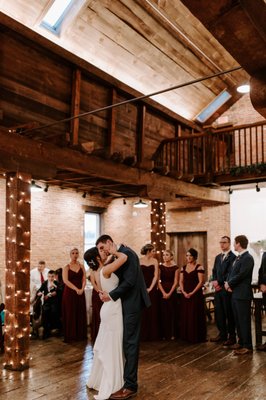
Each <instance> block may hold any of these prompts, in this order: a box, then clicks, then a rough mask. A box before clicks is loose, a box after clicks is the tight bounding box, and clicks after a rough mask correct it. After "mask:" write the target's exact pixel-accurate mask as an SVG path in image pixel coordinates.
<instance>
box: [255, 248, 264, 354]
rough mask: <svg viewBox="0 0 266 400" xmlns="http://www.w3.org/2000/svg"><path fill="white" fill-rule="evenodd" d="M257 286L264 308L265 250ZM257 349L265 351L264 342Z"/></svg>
mask: <svg viewBox="0 0 266 400" xmlns="http://www.w3.org/2000/svg"><path fill="white" fill-rule="evenodd" d="M258 283H259V287H260V291H261V292H262V298H263V305H264V307H265V308H266V251H265V252H264V253H263V255H262V259H261V266H260V269H259V282H258ZM257 350H260V351H266V342H265V343H264V344H261V345H259V346H258V347H257Z"/></svg>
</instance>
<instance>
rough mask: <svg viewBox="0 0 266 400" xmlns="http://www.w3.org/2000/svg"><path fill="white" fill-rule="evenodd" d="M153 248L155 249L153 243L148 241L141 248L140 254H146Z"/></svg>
mask: <svg viewBox="0 0 266 400" xmlns="http://www.w3.org/2000/svg"><path fill="white" fill-rule="evenodd" d="M153 249H154V246H153V245H152V244H150V243H147V244H145V246H143V247H142V249H141V250H140V254H142V255H146V254H147V253H148V252H149V251H152V250H153Z"/></svg>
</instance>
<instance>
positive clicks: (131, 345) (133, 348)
mask: <svg viewBox="0 0 266 400" xmlns="http://www.w3.org/2000/svg"><path fill="white" fill-rule="evenodd" d="M112 243H113V240H112V238H111V237H110V236H109V235H102V236H100V237H99V238H98V239H97V242H96V246H97V248H98V250H99V251H104V252H105V253H106V255H109V254H110V247H111V245H112ZM118 251H120V252H121V253H124V254H126V255H127V261H126V262H125V263H124V264H123V265H122V267H120V268H119V269H118V270H117V271H116V272H115V273H116V275H117V276H118V278H119V285H118V287H117V288H115V289H114V290H112V291H111V292H110V293H106V292H102V293H101V294H100V298H101V300H102V301H116V300H117V299H119V298H120V299H121V301H122V309H123V324H124V333H123V348H124V355H125V367H124V381H125V383H124V386H123V387H122V388H121V389H120V390H118V391H117V392H115V393H113V394H112V395H111V396H110V399H112V400H119V399H129V398H130V397H133V396H134V395H135V394H136V393H137V390H138V383H137V372H138V358H139V339H140V325H141V311H142V308H143V307H149V306H150V299H149V295H148V292H147V288H146V285H145V281H144V278H143V274H142V271H141V269H140V265H139V259H138V256H137V254H136V253H135V252H134V251H133V250H132V249H130V248H129V247H126V246H124V245H121V246H120V247H118Z"/></svg>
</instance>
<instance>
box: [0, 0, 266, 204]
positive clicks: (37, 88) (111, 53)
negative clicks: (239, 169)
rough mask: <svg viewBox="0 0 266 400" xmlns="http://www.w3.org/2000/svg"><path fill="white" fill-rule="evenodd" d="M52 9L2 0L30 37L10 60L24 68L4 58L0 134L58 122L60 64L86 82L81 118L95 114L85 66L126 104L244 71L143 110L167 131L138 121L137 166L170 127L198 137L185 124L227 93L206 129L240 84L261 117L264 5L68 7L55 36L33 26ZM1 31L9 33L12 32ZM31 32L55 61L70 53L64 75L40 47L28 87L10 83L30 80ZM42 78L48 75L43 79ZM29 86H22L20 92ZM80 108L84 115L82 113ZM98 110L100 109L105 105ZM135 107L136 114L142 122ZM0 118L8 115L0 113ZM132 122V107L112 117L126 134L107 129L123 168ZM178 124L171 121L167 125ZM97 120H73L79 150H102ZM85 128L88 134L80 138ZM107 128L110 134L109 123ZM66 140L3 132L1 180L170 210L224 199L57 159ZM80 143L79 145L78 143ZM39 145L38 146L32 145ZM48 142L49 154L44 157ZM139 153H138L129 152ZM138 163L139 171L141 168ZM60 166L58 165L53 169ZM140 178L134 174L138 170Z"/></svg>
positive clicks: (204, 2) (171, 2)
mask: <svg viewBox="0 0 266 400" xmlns="http://www.w3.org/2000/svg"><path fill="white" fill-rule="evenodd" d="M52 3H53V0H20V1H17V0H9V1H8V2H7V1H6V2H2V3H1V11H2V12H3V13H4V14H6V15H7V16H9V17H11V18H13V19H14V20H16V21H18V22H19V23H21V24H23V25H25V26H26V27H27V28H29V29H31V33H30V34H29V33H27V34H26V36H27V40H32V42H35V45H34V46H35V48H34V46H33V52H32V53H30V51H29V49H28V50H26V47H25V48H23V49H24V50H22V47H23V46H21V47H20V48H18V52H19V53H20V56H21V57H22V58H19V57H17V60H18V59H19V60H20V62H21V60H22V59H23V54H25V56H26V58H25V61H26V60H27V63H26V65H24V66H23V68H21V67H22V66H21V64H20V67H19V65H17V63H16V61H17V60H16V57H14V58H11V59H10V64H9V65H10V70H9V72H8V73H6V75H8V76H5V77H4V78H3V82H4V86H5V89H6V91H5V93H6V94H8V96H9V97H7V98H5V100H4V101H5V107H4V108H5V109H4V113H3V114H4V124H3V126H4V127H5V128H6V127H7V126H11V127H14V126H15V125H16V123H15V121H18V123H19V124H20V126H21V124H23V123H26V125H27V128H26V129H28V128H29V125H28V123H29V122H30V123H31V121H36V122H37V123H39V124H41V125H42V124H45V123H49V122H50V121H51V122H53V121H54V120H60V119H63V118H65V117H68V116H69V112H70V107H69V105H70V102H69V99H70V98H71V90H70V88H71V71H72V64H71V65H70V63H73V62H74V64H76V65H79V67H81V68H83V70H86V73H87V75H86V74H83V81H82V85H83V86H82V88H81V100H82V101H83V103H82V101H81V111H82V112H86V111H88V110H89V109H90V108H88V104H89V105H91V106H92V109H97V106H98V103H99V100H100V97H99V96H94V97H93V96H92V95H91V94H90V93H93V91H92V89H91V86H89V85H90V79H89V78H90V77H93V76H94V70H96V69H95V68H94V67H87V65H88V64H87V62H89V63H90V64H91V65H94V66H95V67H96V68H100V69H101V70H102V71H104V73H105V72H106V73H107V74H109V75H108V76H109V78H108V79H109V83H110V87H112V86H114V85H115V86H116V87H118V86H119V87H120V89H121V88H122V87H123V85H122V84H121V85H117V81H118V80H119V81H120V82H122V83H123V84H125V85H124V87H126V85H127V87H128V86H129V87H131V88H132V92H131V95H132V96H137V95H138V94H139V93H143V94H149V93H152V92H155V91H158V90H162V89H166V88H169V87H172V86H175V85H181V84H183V83H187V82H190V81H194V80H197V79H198V78H201V77H204V76H209V75H212V74H216V73H219V72H222V71H225V70H228V69H232V68H234V67H236V66H238V65H241V66H242V67H244V69H241V70H238V71H235V72H233V73H230V74H225V75H221V76H219V77H216V78H212V79H207V80H204V81H202V82H200V83H196V84H191V85H187V86H184V87H182V88H179V89H177V90H174V91H169V92H167V93H164V94H161V95H159V96H155V97H154V98H153V100H155V101H157V102H158V103H161V104H162V106H161V108H160V107H158V110H159V109H160V110H161V111H162V110H163V111H162V112H163V113H164V116H163V117H162V119H164V118H165V117H166V112H165V110H166V109H169V110H171V111H169V112H168V111H167V112H168V117H169V121H170V120H172V121H174V122H173V124H172V123H170V122H169V121H168V120H167V122H165V123H164V122H162V121H161V120H160V121H159V120H158V121H157V120H156V118H155V117H154V115H152V118H153V122H152V123H150V121H151V116H150V115H151V114H150V113H149V112H150V111H149V110H148V109H147V110H148V111H149V112H148V111H147V116H146V131H147V130H148V128H149V129H150V131H148V133H147V132H146V136H145V135H143V137H145V140H146V147H145V152H146V153H147V154H144V156H145V157H146V158H150V157H151V154H152V152H153V151H154V150H155V148H156V146H158V143H157V142H159V141H161V140H163V139H164V138H167V137H168V136H169V135H175V134H176V132H177V126H176V125H175V123H176V119H177V120H179V121H181V122H180V123H181V125H182V124H185V125H186V127H189V129H191V132H192V131H193V130H194V129H196V130H197V129H200V127H199V125H196V124H194V123H193V121H194V119H195V117H196V116H197V115H198V114H199V113H200V112H201V111H202V110H203V109H204V108H205V107H206V106H207V105H208V104H209V103H210V102H211V101H212V100H213V99H215V97H216V96H217V95H218V94H219V93H221V92H222V91H223V90H227V91H229V92H230V94H231V95H232V98H231V100H230V101H229V102H228V103H227V104H226V105H225V106H223V107H222V108H221V109H220V110H218V112H216V113H215V114H214V115H213V116H212V117H211V118H210V119H209V120H208V121H206V123H207V124H209V123H211V122H213V120H215V119H216V118H217V117H219V115H220V114H221V113H223V112H224V110H225V109H226V108H227V107H229V106H230V105H231V104H233V103H234V102H235V101H237V100H238V99H239V97H240V95H239V94H237V92H236V87H237V86H238V85H239V84H240V83H243V82H244V81H247V80H249V78H250V76H251V78H252V79H253V80H255V82H256V84H257V90H256V91H253V93H254V94H255V98H256V99H255V100H256V101H254V104H255V103H256V104H258V105H259V109H260V110H262V111H263V110H264V109H265V104H266V101H265V90H261V81H262V82H263V81H264V80H265V74H264V71H265V66H266V63H265V57H266V48H265V52H263V46H265V36H266V35H265V31H264V30H265V27H264V25H263V23H262V21H263V15H264V11H263V10H265V1H263V0H252V2H251V0H243V1H230V0H219V1H215V2H213V1H212V0H200V1H193V0H191V1H190V0H186V1H183V0H182V1H179V0H157V1H156V0H76V1H75V2H74V5H75V6H74V8H73V9H72V12H71V14H70V15H69V16H68V17H67V18H66V19H65V21H64V23H63V25H62V30H61V32H60V35H59V36H57V35H54V34H53V33H51V32H49V31H47V30H46V29H45V28H43V27H41V26H40V23H41V21H42V19H43V17H44V15H45V13H46V11H47V10H48V9H49V7H50V6H51V4H52ZM251 3H252V4H251ZM263 6H264V8H263ZM256 7H257V8H256ZM256 10H257V11H256ZM258 10H259V11H260V12H259V14H258ZM255 11H256V12H255ZM195 15H196V16H195ZM227 16H228V18H227ZM256 16H257V17H256ZM255 17H256V18H255ZM197 18H198V19H197ZM200 21H201V22H200ZM5 25H6V26H9V22H7V21H5ZM11 25H12V24H11ZM10 28H11V29H13V30H14V31H16V27H15V25H14V26H13V27H12V26H10ZM20 31H21V30H20V29H18V30H17V32H18V33H19V32H20ZM36 32H37V33H38V34H41V35H42V36H44V37H45V38H46V39H48V40H49V41H50V42H49V46H50V48H51V51H52V52H54V53H56V54H59V55H60V56H62V52H64V50H62V49H61V50H62V51H61V53H60V50H58V49H59V48H58V47H57V46H55V44H56V45H59V46H61V47H62V48H63V49H65V50H67V52H68V53H72V55H73V59H71V58H70V57H67V59H68V61H66V63H65V65H64V68H65V73H62V70H61V69H60V68H61V65H60V68H59V61H58V60H59V58H58V59H57V58H56V57H53V58H52V59H50V58H49V63H48V58H47V57H46V53H47V52H46V50H47V51H49V46H47V45H45V46H44V47H45V49H46V50H42V53H43V55H44V57H45V62H42V60H43V59H40V63H39V65H38V67H37V68H36V69H38V71H37V72H36V71H34V73H32V76H30V77H29V79H28V82H26V81H25V79H24V81H22V80H21V81H20V78H21V77H23V76H24V78H27V74H28V75H29V74H30V73H29V72H28V71H30V70H33V68H34V65H36V60H34V57H35V58H36V57H37V55H38V51H37V50H36V49H37V48H38V46H39V45H40V48H41V46H42V43H41V41H40V40H39V39H38V40H37V35H36ZM13 36H14V35H11V37H10V39H9V41H10V43H13V45H14V43H15V42H14V37H13ZM42 40H44V39H42ZM22 41H23V40H22ZM51 42H53V44H52V43H51ZM10 43H9V44H10ZM25 43H26V42H25ZM25 43H23V45H24V44H25ZM9 44H8V43H7V44H6V47H7V48H10V46H9ZM25 46H26V45H25ZM14 48H15V47H14ZM14 48H13V50H10V49H9V53H10V54H15V53H14ZM29 48H30V46H29ZM226 49H227V50H226ZM246 49H247V51H246ZM12 51H13V53H12ZM23 51H24V52H25V53H23ZM29 54H31V57H29ZM47 54H48V53H47ZM245 54H246V55H247V57H245ZM49 57H50V55H49ZM63 57H65V54H63ZM65 58H66V57H65ZM77 59H83V60H85V61H86V67H85V64H82V63H80V62H77ZM60 60H61V59H60ZM73 60H74V61H73ZM14 61H15V62H14ZM60 62H61V61H60ZM34 63H35V64H34ZM47 63H48V64H47ZM48 66H49V68H48ZM17 68H20V70H21V71H20V74H16V71H17ZM93 68H94V70H93ZM51 69H52V71H53V74H51V71H50V70H51ZM83 72H84V71H83ZM38 73H39V75H41V78H42V79H43V81H42V80H40V77H39V80H38V79H36V74H38ZM49 74H50V75H49ZM97 74H98V73H97ZM97 74H95V75H97ZM97 76H99V75H97ZM106 76H107V75H106ZM106 76H105V77H104V79H106ZM112 77H114V79H113V78H112ZM37 78H38V77H37ZM25 82H26V83H25ZM29 82H30V84H31V85H28V84H29ZM59 87H60V88H64V91H63V92H60V91H59ZM99 90H101V92H102V96H105V97H106V96H107V94H106V93H107V92H103V90H102V89H101V88H100V86H99ZM126 91H127V90H126ZM53 93H55V94H53ZM127 93H129V91H127ZM118 94H119V93H118ZM261 94H262V95H261ZM58 96H59V97H58ZM117 96H118V97H117V99H116V100H117V101H119V100H120V97H119V96H120V94H119V95H117ZM256 96H257V97H256ZM263 96H264V98H263ZM14 97H16V102H14ZM253 97H254V96H253ZM24 99H26V101H27V103H26V102H25V105H24V107H25V109H24V110H23V109H22V108H21V103H22V102H23V101H24ZM84 99H85V100H84ZM106 99H107V100H108V99H109V97H108V96H107V97H106ZM107 100H106V101H107ZM121 100H124V98H121ZM108 101H109V100H108ZM151 103H152V100H151V101H150V102H147V104H151ZM153 103H155V102H153ZM83 104H84V107H85V108H83V109H82V107H83ZM101 104H102V103H101ZM104 104H105V105H106V103H104ZM8 105H10V107H8ZM11 105H12V106H11ZM145 107H146V106H143V109H142V112H144V111H143V110H144V109H145ZM8 109H10V110H11V111H10V112H8ZM49 110H50V111H49ZM48 111H49V112H48ZM138 113H139V110H137V108H136V109H134V107H128V108H125V109H123V110H118V111H117V113H116V120H117V121H119V122H121V121H122V122H123V123H124V122H126V123H127V125H128V128H127V129H128V132H127V133H126V135H125V126H126V125H125V124H121V127H120V126H118V125H119V123H117V125H116V126H114V127H113V128H112V127H111V128H110V129H111V130H112V129H113V131H114V130H115V135H114V136H115V137H114V139H113V147H116V146H117V147H118V148H119V147H120V148H122V147H123V150H125V151H127V152H128V154H126V155H128V156H130V157H131V158H132V155H133V156H134V149H135V147H136V146H135V144H134V143H133V142H134V140H135V139H137V140H138V141H139V137H138V133H139V130H140V129H142V128H141V127H140V128H139V127H137V126H136V127H135V126H134V124H135V122H134V123H133V124H131V119H130V118H131V117H130V118H129V117H128V121H127V120H126V118H127V116H130V114H131V115H132V114H138ZM122 114H123V116H122V117H121V115H122ZM178 116H180V119H178V118H177V117H178ZM104 118H105V117H104ZM104 118H102V117H101V118H100V117H99V118H98V116H97V117H93V116H92V117H91V118H89V117H88V118H87V119H86V118H85V119H82V118H81V119H80V126H79V135H80V140H81V141H82V140H83V141H85V140H86V141H87V142H88V143H89V142H90V141H91V140H93V141H94V143H96V141H97V140H96V139H97V138H98V139H99V140H98V141H100V142H101V144H100V145H101V146H102V147H103V141H104V140H103V139H104V138H105V136H106V132H107V131H108V132H109V130H110V129H109V127H108V124H109V122H108V121H107V118H105V119H106V121H105V120H104ZM123 119H125V121H124V120H123ZM110 120H111V121H114V118H113V117H112V116H111V117H110ZM136 120H138V122H141V116H140V118H135V119H134V121H136ZM95 121H96V122H95ZM250 122H252V121H250ZM88 124H90V127H89V129H88ZM112 124H113V125H114V123H113V122H112ZM143 125H144V124H143ZM181 125H180V126H181ZM94 126H96V127H97V130H93V129H92V127H94ZM180 126H179V127H180ZM119 129H120V131H121V132H119ZM178 129H179V128H178ZM182 129H183V128H182ZM186 129H187V128H186ZM55 130H57V133H55ZM133 130H134V132H135V134H136V138H135V139H134V137H133V134H132V132H133ZM142 130H143V129H142ZM67 132H69V125H68V124H64V126H62V125H61V126H56V127H55V128H52V131H51V130H50V131H49V132H46V136H45V138H44V136H42V135H43V133H42V132H41V133H40V137H39V136H38V131H37V134H36V133H34V135H35V136H34V135H33V137H32V139H34V140H30V139H29V138H26V137H25V138H22V137H16V135H14V137H11V136H10V135H6V130H3V132H0V133H1V135H0V136H1V137H0V140H1V141H0V170H2V171H8V170H10V168H11V169H12V168H13V170H18V169H19V168H21V167H22V165H23V168H24V170H26V171H29V172H31V173H32V171H33V172H34V173H32V176H33V177H34V178H38V179H42V180H43V181H44V182H46V183H47V184H51V185H58V186H61V187H62V188H67V187H69V188H75V189H76V190H79V191H87V192H90V193H99V194H102V195H106V194H107V195H110V196H111V197H120V196H122V197H127V196H136V195H141V196H144V197H145V196H147V197H150V198H160V197H162V195H163V199H164V200H165V201H172V200H176V198H178V197H179V196H182V197H189V198H191V199H200V202H201V203H202V204H203V202H206V204H209V205H210V204H213V205H215V204H219V203H223V202H227V201H228V199H227V196H225V193H221V192H219V191H218V190H217V191H216V190H212V189H209V188H201V187H196V185H192V184H189V183H186V182H181V181H174V180H173V179H170V178H168V177H164V176H158V175H156V174H154V175H152V174H151V173H150V171H148V172H147V171H144V170H141V169H137V168H132V167H131V165H130V166H129V167H127V166H126V165H121V164H119V165H117V166H115V165H114V163H112V162H111V161H110V160H105V161H104V163H103V162H102V161H101V160H99V159H96V158H93V156H87V155H85V154H84V153H83V154H78V152H77V151H76V150H77V149H76V148H74V149H71V148H68V149H58V148H57V147H56V145H59V146H60V147H61V146H62V147H64V148H65V147H67V146H69V141H68V140H65V139H64V138H65V136H66V133H67ZM44 133H45V132H44ZM47 133H48V135H47ZM58 133H59V135H61V136H59V138H60V141H58V143H57V141H56V139H55V140H53V139H52V138H53V137H55V134H57V135H58ZM85 134H86V135H87V136H86V138H85V139H84V137H85ZM62 135H63V136H62ZM90 135H91V136H92V138H91V137H90ZM123 135H125V138H123ZM160 135H161V136H160ZM163 135H165V137H164V136H163ZM167 135H168V136H167ZM56 137H57V136H56ZM119 137H120V139H119ZM95 138H96V139H95ZM128 138H129V139H128ZM43 139H44V140H45V144H44V143H43ZM63 139H64V140H63ZM39 140H40V141H41V142H42V144H40V143H38V141H39ZM119 140H120V141H119ZM129 140H130V142H129ZM143 140H144V139H143ZM24 141H25V142H24ZM50 142H51V147H49V146H50ZM72 144H73V143H72ZM147 144H148V145H147ZM143 145H144V143H142V144H141V146H143ZM9 146H10V148H9ZM141 146H139V150H140V148H141ZM111 147H112V146H111ZM153 147H154V149H153ZM109 150H110V149H109ZM115 150H116V149H114V151H115ZM135 155H136V152H135ZM88 157H90V160H89V158H88ZM145 157H144V160H142V161H145ZM62 158H63V160H64V162H62V160H61V159H62ZM66 160H67V161H66ZM103 166H104V167H103ZM139 166H140V164H139V165H138V167H139ZM118 167H119V168H118ZM140 168H142V167H141V166H140ZM144 169H145V168H144ZM193 204H194V203H193ZM204 204H205V203H204Z"/></svg>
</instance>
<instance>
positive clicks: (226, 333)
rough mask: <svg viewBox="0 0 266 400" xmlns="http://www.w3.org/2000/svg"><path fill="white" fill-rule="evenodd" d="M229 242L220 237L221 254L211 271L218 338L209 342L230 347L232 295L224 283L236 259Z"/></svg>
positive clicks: (233, 340)
mask: <svg viewBox="0 0 266 400" xmlns="http://www.w3.org/2000/svg"><path fill="white" fill-rule="evenodd" d="M230 245H231V240H230V238H229V237H228V236H222V237H221V240H220V247H221V250H222V252H221V253H219V254H218V255H217V256H216V257H215V261H214V266H213V270H212V279H213V281H212V285H213V287H214V289H215V294H214V311H215V321H216V325H217V328H218V330H219V334H218V336H216V337H214V338H211V339H210V341H211V342H217V343H218V342H223V345H224V346H231V345H233V344H235V342H236V333H235V320H234V314H233V310H232V303H231V297H232V294H231V293H230V292H228V291H226V290H225V288H224V282H225V281H227V277H228V274H229V273H230V272H231V268H232V264H233V262H234V260H235V258H236V256H235V254H234V253H233V252H232V251H231V250H230Z"/></svg>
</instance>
